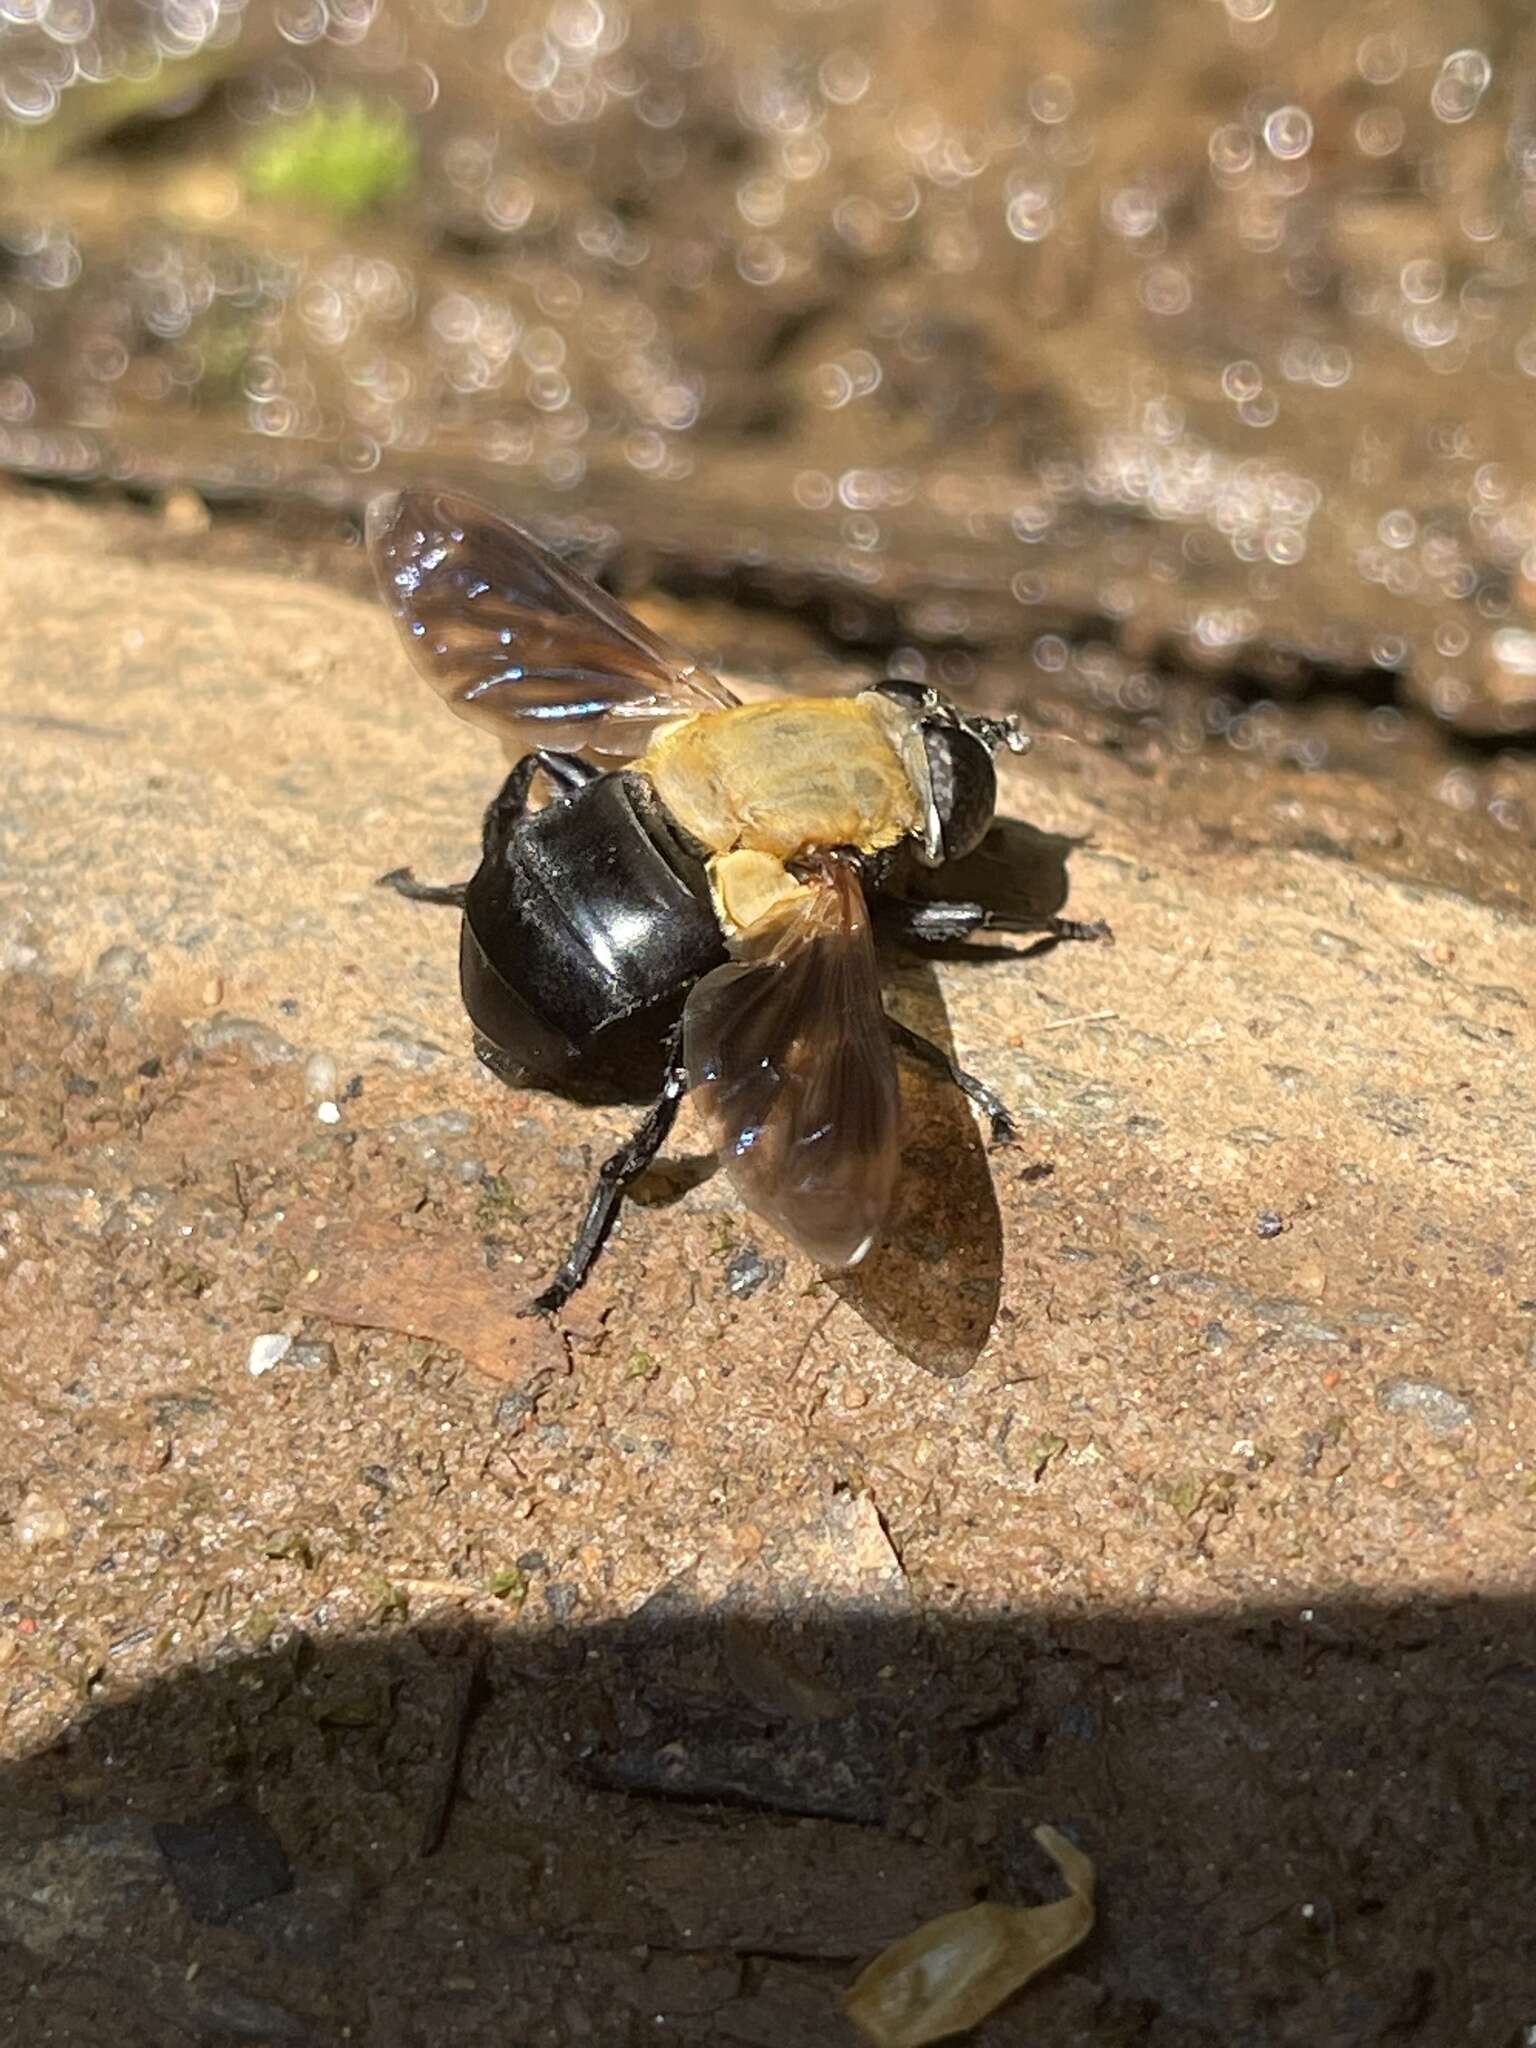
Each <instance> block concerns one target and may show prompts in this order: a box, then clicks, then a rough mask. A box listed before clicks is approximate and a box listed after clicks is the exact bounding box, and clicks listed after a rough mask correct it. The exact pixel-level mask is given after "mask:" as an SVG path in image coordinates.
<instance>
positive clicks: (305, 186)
mask: <svg viewBox="0 0 1536 2048" xmlns="http://www.w3.org/2000/svg"><path fill="white" fill-rule="evenodd" d="M417 168H418V157H417V149H416V138H415V136H414V134H413V133H412V132H411V127H410V123H409V122H408V121H407V120H406V118H405V116H404V114H402V113H401V112H400V110H399V109H398V108H397V107H391V106H380V105H373V106H370V105H369V104H368V103H367V102H366V101H364V100H361V99H348V100H339V101H332V102H329V103H323V104H321V105H318V106H314V107H311V108H310V110H309V112H308V113H307V114H304V115H302V116H301V117H300V118H299V119H298V120H297V121H283V122H274V123H273V124H272V126H271V127H269V128H268V129H267V130H266V131H265V132H264V133H263V134H262V135H260V136H258V137H257V139H256V141H254V142H253V143H252V144H251V146H250V148H249V149H248V150H247V151H246V153H245V158H244V162H243V164H242V171H243V173H244V177H245V184H246V189H247V191H248V192H250V193H252V194H253V195H254V196H256V197H257V198H261V199H282V200H287V201H289V202H291V203H293V204H294V205H298V206H313V207H319V208H321V209H323V210H324V211H326V212H328V213H339V214H354V213H362V212H365V211H366V210H367V209H368V208H370V207H376V206H382V205H384V204H385V203H386V202H387V201H389V200H391V199H398V198H399V197H400V196H401V194H402V193H404V192H407V191H409V189H410V187H411V186H412V185H413V184H414V183H415V181H416V173H417Z"/></svg>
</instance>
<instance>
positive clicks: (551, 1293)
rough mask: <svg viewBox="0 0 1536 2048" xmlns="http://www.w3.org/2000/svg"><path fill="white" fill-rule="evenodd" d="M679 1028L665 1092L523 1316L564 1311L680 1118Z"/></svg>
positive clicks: (608, 1171)
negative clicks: (631, 1188) (632, 1186)
mask: <svg viewBox="0 0 1536 2048" xmlns="http://www.w3.org/2000/svg"><path fill="white" fill-rule="evenodd" d="M682 1044H683V1027H682V1025H681V1023H679V1024H678V1026H677V1028H676V1029H675V1030H674V1032H673V1033H672V1036H671V1038H670V1039H669V1041H668V1044H667V1071H666V1077H665V1079H664V1080H663V1081H662V1084H661V1093H660V1094H659V1095H658V1096H657V1098H656V1100H655V1101H654V1102H653V1103H652V1104H651V1106H650V1108H649V1109H648V1110H647V1111H646V1113H645V1115H644V1117H643V1118H642V1119H641V1121H640V1123H639V1124H638V1126H637V1127H636V1129H635V1131H634V1133H633V1135H632V1136H631V1137H630V1138H629V1140H628V1142H627V1143H626V1144H623V1145H621V1146H620V1147H619V1149H618V1151H617V1152H615V1153H613V1154H612V1156H611V1157H610V1158H607V1159H605V1160H604V1161H603V1163H602V1165H601V1166H600V1167H599V1168H598V1171H597V1182H596V1185H595V1186H594V1187H593V1189H592V1195H591V1199H590V1200H589V1201H588V1203H587V1213H586V1215H585V1216H584V1217H583V1219H582V1225H581V1229H580V1230H579V1231H578V1232H577V1234H576V1242H575V1243H574V1244H573V1245H572V1246H571V1248H570V1250H569V1251H568V1252H567V1253H566V1255H565V1259H564V1261H563V1262H562V1264H561V1267H560V1270H559V1271H558V1272H557V1273H556V1275H555V1277H554V1279H553V1280H551V1282H550V1283H549V1285H548V1286H547V1287H546V1288H545V1289H544V1292H543V1293H542V1294H540V1295H536V1296H535V1297H534V1299H533V1300H532V1301H531V1302H529V1304H528V1306H527V1308H525V1309H524V1310H523V1314H524V1315H554V1314H555V1313H556V1312H557V1311H558V1310H560V1309H562V1308H563V1307H564V1306H565V1304H566V1302H567V1301H569V1300H570V1298H571V1296H572V1295H573V1294H574V1293H575V1292H576V1290H577V1288H578V1287H580V1286H581V1284H582V1282H583V1281H584V1280H585V1279H586V1277H587V1275H588V1273H589V1272H591V1270H592V1267H593V1264H594V1262H595V1261H596V1259H597V1255H598V1253H599V1252H600V1251H601V1250H602V1248H603V1246H604V1244H605V1243H606V1242H607V1239H608V1233H609V1231H610V1230H612V1228H613V1226H614V1223H615V1221H616V1219H617V1217H618V1213H619V1209H620V1207H621V1206H622V1204H623V1201H624V1196H625V1194H626V1192H627V1191H628V1189H629V1186H630V1183H631V1182H632V1181H635V1180H638V1179H639V1177H640V1175H641V1174H642V1173H644V1171H645V1169H646V1168H647V1167H648V1166H649V1165H650V1163H651V1161H652V1160H653V1159H654V1158H655V1157H656V1154H657V1153H658V1152H659V1151H660V1150H661V1148H662V1146H663V1145H664V1144H665V1143H666V1141H667V1134H668V1132H669V1131H670V1130H671V1128H672V1125H673V1123H674V1122H675V1121H676V1118H677V1109H678V1104H679V1103H680V1102H681V1101H682V1099H683V1097H684V1095H685V1094H686V1093H687V1091H688V1077H687V1075H686V1073H685V1072H684V1069H683V1059H682Z"/></svg>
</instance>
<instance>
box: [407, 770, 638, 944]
mask: <svg viewBox="0 0 1536 2048" xmlns="http://www.w3.org/2000/svg"><path fill="white" fill-rule="evenodd" d="M541 771H542V773H543V774H545V775H547V776H548V777H549V779H550V781H551V782H552V783H553V784H554V785H555V788H556V789H557V790H559V791H561V792H562V793H563V794H567V795H568V794H569V793H570V792H571V791H572V790H575V789H580V788H581V786H582V784H583V783H585V782H590V781H591V780H592V778H593V776H594V775H597V774H600V773H601V770H600V769H597V768H594V767H593V766H592V765H591V764H590V762H587V761H583V760H582V758H581V756H580V755H579V754H556V753H551V752H550V751H549V750H548V749H547V748H545V747H540V748H538V749H537V750H536V751H535V752H534V753H532V754H524V756H523V758H522V759H521V760H520V761H519V762H518V764H517V766H516V767H515V768H514V769H513V770H512V772H511V774H510V775H509V776H508V777H507V779H506V781H505V782H504V783H503V784H502V785H501V788H500V789H499V790H497V792H496V794H495V795H494V796H493V797H492V798H491V800H490V802H489V803H488V804H487V805H486V807H485V818H484V821H483V822H482V824H481V827H480V845H481V849H482V851H483V852H485V853H489V852H490V851H491V849H492V847H494V846H495V845H496V843H497V842H498V841H499V840H500V839H501V838H502V837H503V835H504V834H505V833H507V832H509V831H510V830H511V828H512V827H513V826H514V825H515V824H516V823H517V821H518V819H519V818H521V817H522V815H523V813H524V812H525V811H526V810H527V808H528V791H529V789H530V788H531V787H532V784H533V778H534V776H535V775H537V774H539V773H540V772H541ZM379 887H380V888H381V889H393V890H394V891H395V893H396V894H397V895H400V896H407V897H409V898H410V900H411V902H412V903H446V904H449V905H450V906H451V907H452V908H453V909H455V910H462V909H463V908H464V896H465V892H466V891H467V890H468V888H469V884H468V883H467V882H418V881H417V879H416V877H415V876H414V875H413V874H412V873H411V871H410V869H409V868H391V869H390V871H389V873H388V874H387V875H380V877H379Z"/></svg>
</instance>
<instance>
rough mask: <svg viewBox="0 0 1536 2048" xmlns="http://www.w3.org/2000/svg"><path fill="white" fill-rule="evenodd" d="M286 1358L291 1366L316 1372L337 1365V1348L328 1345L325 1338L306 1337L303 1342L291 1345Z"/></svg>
mask: <svg viewBox="0 0 1536 2048" xmlns="http://www.w3.org/2000/svg"><path fill="white" fill-rule="evenodd" d="M286 1356H287V1359H288V1362H289V1364H290V1365H302V1366H307V1367H308V1368H310V1369H311V1370H314V1369H317V1368H319V1367H322V1366H330V1365H334V1364H335V1363H336V1346H335V1345H334V1344H329V1343H327V1342H326V1340H325V1338H323V1337H306V1338H304V1339H303V1340H302V1342H300V1343H297V1344H293V1345H290V1346H289V1349H288V1351H287V1353H286Z"/></svg>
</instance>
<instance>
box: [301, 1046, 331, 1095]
mask: <svg viewBox="0 0 1536 2048" xmlns="http://www.w3.org/2000/svg"><path fill="white" fill-rule="evenodd" d="M304 1093H305V1094H306V1095H307V1096H308V1097H309V1099H310V1101H311V1102H334V1101H335V1099H336V1062H335V1061H334V1060H333V1059H332V1058H331V1056H330V1054H329V1053H328V1052H312V1053H311V1054H310V1056H309V1058H308V1059H307V1060H306V1061H305V1062H304Z"/></svg>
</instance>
